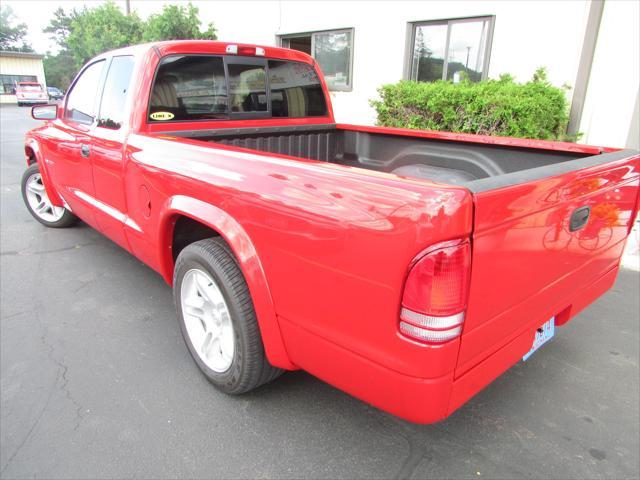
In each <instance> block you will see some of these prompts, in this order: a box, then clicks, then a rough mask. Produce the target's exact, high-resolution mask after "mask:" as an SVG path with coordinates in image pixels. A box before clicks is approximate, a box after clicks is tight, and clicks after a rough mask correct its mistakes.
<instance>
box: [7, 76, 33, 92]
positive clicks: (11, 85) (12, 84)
mask: <svg viewBox="0 0 640 480" xmlns="http://www.w3.org/2000/svg"><path fill="white" fill-rule="evenodd" d="M18 82H34V83H37V82H38V77H36V76H35V75H0V95H15V94H16V84H17V83H18Z"/></svg>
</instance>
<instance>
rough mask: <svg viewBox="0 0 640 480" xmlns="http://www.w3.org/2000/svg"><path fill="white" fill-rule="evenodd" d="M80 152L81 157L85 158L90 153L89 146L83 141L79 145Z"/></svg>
mask: <svg viewBox="0 0 640 480" xmlns="http://www.w3.org/2000/svg"><path fill="white" fill-rule="evenodd" d="M80 154H81V155H82V156H83V157H85V158H87V157H88V156H89V155H90V154H91V147H89V145H87V144H84V143H83V144H82V145H80Z"/></svg>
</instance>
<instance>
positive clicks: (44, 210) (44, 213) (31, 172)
mask: <svg viewBox="0 0 640 480" xmlns="http://www.w3.org/2000/svg"><path fill="white" fill-rule="evenodd" d="M20 185H21V187H20V189H21V191H22V200H23V201H24V204H25V205H26V206H27V210H29V213H30V214H31V215H32V216H33V218H35V219H36V220H37V221H39V222H40V223H41V224H43V225H44V226H45V227H50V228H66V227H70V226H71V225H73V224H74V223H76V221H77V220H78V218H77V217H76V216H75V215H74V214H73V213H71V212H70V211H69V210H68V209H67V208H65V207H56V206H54V205H53V204H52V203H51V200H49V196H48V195H47V192H46V190H45V188H44V185H43V184H42V176H41V174H40V167H39V166H38V164H37V163H33V164H32V165H31V166H29V168H27V169H26V170H25V172H24V174H23V175H22V181H21V182H20ZM38 207H41V208H38Z"/></svg>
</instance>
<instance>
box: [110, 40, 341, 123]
mask: <svg viewBox="0 0 640 480" xmlns="http://www.w3.org/2000/svg"><path fill="white" fill-rule="evenodd" d="M171 57H211V58H213V57H217V58H222V61H223V66H224V79H225V86H226V89H227V113H226V116H225V117H222V118H200V119H192V118H188V119H184V120H166V121H162V122H153V121H150V120H149V116H150V115H151V97H152V95H153V88H154V86H155V84H156V79H157V77H158V73H159V72H160V67H161V66H162V61H163V60H164V59H165V58H171ZM227 59H230V61H229V62H227ZM270 60H277V61H282V62H289V63H302V64H304V65H309V66H310V67H312V68H313V69H314V70H315V66H314V65H313V64H310V63H306V62H300V61H298V60H289V59H279V58H273V57H253V56H244V55H224V54H217V53H172V54H170V55H165V56H163V57H161V58H160V60H159V61H158V64H157V65H156V67H155V72H153V79H152V80H151V84H150V87H149V96H148V98H147V111H146V115H145V120H144V122H145V125H161V124H168V123H169V124H170V123H193V122H229V121H233V120H250V119H256V120H270V119H273V118H278V119H289V120H293V119H303V118H326V117H327V116H328V115H329V101H330V100H329V98H328V96H327V95H326V93H325V90H324V88H323V89H322V94H323V97H324V103H325V113H324V115H313V116H312V115H306V116H303V117H273V116H272V106H271V81H270V74H269V61H270ZM228 63H236V64H245V65H249V64H252V65H263V66H264V69H265V74H266V78H265V85H266V88H267V92H266V94H267V110H266V111H259V112H231V94H230V93H229V70H228V67H227V64H228ZM105 78H106V77H105ZM318 79H319V80H320V76H318ZM103 80H104V79H103ZM320 86H321V87H322V82H320ZM102 87H103V88H104V81H103V86H102Z"/></svg>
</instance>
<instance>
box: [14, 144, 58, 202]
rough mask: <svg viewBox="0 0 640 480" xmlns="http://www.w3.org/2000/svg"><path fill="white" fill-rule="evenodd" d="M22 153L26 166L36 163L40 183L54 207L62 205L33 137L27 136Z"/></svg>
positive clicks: (38, 146)
mask: <svg viewBox="0 0 640 480" xmlns="http://www.w3.org/2000/svg"><path fill="white" fill-rule="evenodd" d="M24 153H25V157H26V161H27V167H30V166H31V165H33V164H34V163H36V162H37V163H38V166H39V168H40V175H41V176H42V184H43V185H44V188H45V190H46V191H47V195H48V196H49V200H51V203H53V204H54V205H55V206H56V207H64V206H65V205H64V202H63V201H62V198H61V197H60V195H58V191H57V190H56V188H55V187H54V186H53V183H52V182H51V177H50V176H49V170H48V166H47V165H46V162H45V161H44V158H43V156H42V152H41V151H40V145H39V144H38V142H37V141H36V139H34V138H29V137H27V140H26V141H25V144H24Z"/></svg>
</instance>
